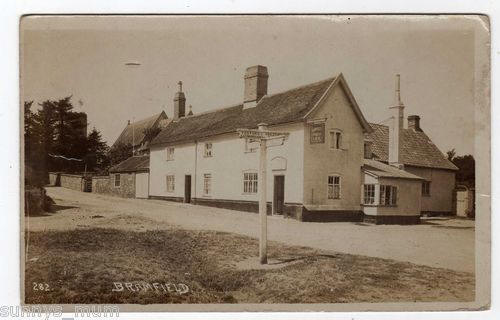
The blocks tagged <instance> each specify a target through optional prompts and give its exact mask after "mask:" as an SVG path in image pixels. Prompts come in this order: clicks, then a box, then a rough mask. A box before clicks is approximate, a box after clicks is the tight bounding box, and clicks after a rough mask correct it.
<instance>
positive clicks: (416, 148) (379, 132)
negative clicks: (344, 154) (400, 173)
mask: <svg viewBox="0 0 500 320" xmlns="http://www.w3.org/2000/svg"><path fill="white" fill-rule="evenodd" d="M370 125H371V127H372V128H373V132H372V133H371V134H369V137H370V138H371V140H373V145H372V153H373V154H374V155H375V157H376V160H379V161H382V162H387V161H388V160H389V127H388V126H385V125H380V124H374V123H370ZM400 139H401V147H400V148H401V149H400V162H402V163H403V164H404V165H409V166H415V167H425V168H437V169H449V170H458V168H457V167H456V166H455V165H454V164H453V163H452V162H451V161H449V160H448V159H447V158H446V157H445V156H444V154H443V153H442V152H441V151H440V150H439V149H438V147H436V145H435V144H434V143H433V142H432V141H431V139H429V137H428V136H427V135H426V134H425V133H424V132H423V131H416V130H413V129H403V130H402V132H401V136H400Z"/></svg>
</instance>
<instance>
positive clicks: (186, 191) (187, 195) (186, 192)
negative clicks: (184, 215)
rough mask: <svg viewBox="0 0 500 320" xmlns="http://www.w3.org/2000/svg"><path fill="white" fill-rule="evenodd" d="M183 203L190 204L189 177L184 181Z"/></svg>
mask: <svg viewBox="0 0 500 320" xmlns="http://www.w3.org/2000/svg"><path fill="white" fill-rule="evenodd" d="M184 202H186V203H191V176H190V175H186V178H185V180H184Z"/></svg>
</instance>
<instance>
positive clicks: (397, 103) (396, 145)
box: [389, 74, 405, 168]
mask: <svg viewBox="0 0 500 320" xmlns="http://www.w3.org/2000/svg"><path fill="white" fill-rule="evenodd" d="M400 90H401V87H400V75H399V74H397V75H396V90H395V95H394V105H393V106H391V107H389V109H390V110H391V113H392V117H391V123H390V125H389V164H391V165H394V166H397V167H400V168H401V167H402V164H401V158H400V149H401V131H402V130H403V121H404V109H405V106H404V105H403V102H402V101H401V91H400Z"/></svg>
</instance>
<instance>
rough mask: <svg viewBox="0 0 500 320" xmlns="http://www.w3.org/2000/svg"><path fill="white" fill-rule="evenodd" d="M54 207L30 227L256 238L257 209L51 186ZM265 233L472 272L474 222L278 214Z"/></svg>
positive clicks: (29, 223) (323, 246) (297, 242)
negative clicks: (375, 221)
mask: <svg viewBox="0 0 500 320" xmlns="http://www.w3.org/2000/svg"><path fill="white" fill-rule="evenodd" d="M47 192H48V194H49V195H50V196H51V197H52V198H53V199H54V200H55V202H56V206H55V212H54V213H52V214H49V215H46V216H41V217H31V218H29V219H27V220H26V227H27V228H28V229H29V230H32V231H41V230H72V229H86V228H91V227H98V226H102V227H111V228H117V229H130V230H153V229H160V230H162V229H168V228H169V227H170V226H172V225H175V226H177V227H180V228H183V229H188V230H215V231H224V232H233V233H238V234H242V235H247V236H250V237H254V238H256V237H258V234H259V233H258V232H259V220H258V215H257V214H252V213H247V212H240V211H232V210H225V209H219V208H210V207H203V206H195V205H190V204H182V203H174V202H167V201H161V200H142V199H122V198H117V197H111V196H105V195H100V194H93V193H82V192H78V191H73V190H69V189H64V188H59V187H51V188H47ZM268 238H269V239H270V240H274V241H279V242H283V243H287V244H290V245H299V246H307V247H312V248H317V249H323V250H331V251H335V252H343V253H350V254H355V255H365V256H371V257H378V258H386V259H394V260H398V261H407V262H412V263H416V264H421V265H427V266H431V267H441V268H447V269H452V270H457V271H466V272H472V273H474V221H469V220H458V219H444V218H433V219H426V220H424V221H423V223H422V224H421V225H414V226H398V225H378V226H377V225H370V224H364V223H349V222H342V223H311V222H308V223H305V222H299V221H296V220H292V219H283V218H281V217H270V218H269V220H268Z"/></svg>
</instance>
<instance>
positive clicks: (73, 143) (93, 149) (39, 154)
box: [24, 96, 110, 184]
mask: <svg viewBox="0 0 500 320" xmlns="http://www.w3.org/2000/svg"><path fill="white" fill-rule="evenodd" d="M39 106H40V108H38V109H37V110H33V101H25V102H24V155H25V166H26V170H25V172H26V178H27V181H26V183H27V184H44V183H46V179H47V173H48V172H49V171H60V172H68V173H75V172H83V171H85V170H87V171H103V170H106V169H107V168H108V167H109V164H110V162H109V155H108V152H109V147H108V146H107V144H106V142H105V141H103V139H102V136H101V133H100V132H99V131H98V130H97V129H95V128H94V129H93V130H92V131H91V132H90V133H89V134H88V135H86V134H85V133H86V128H87V123H86V115H85V114H84V113H82V112H76V111H74V110H73V105H72V103H71V96H69V97H66V98H63V99H60V100H46V101H44V102H42V103H39ZM82 119H83V120H82ZM79 160H80V161H79Z"/></svg>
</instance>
